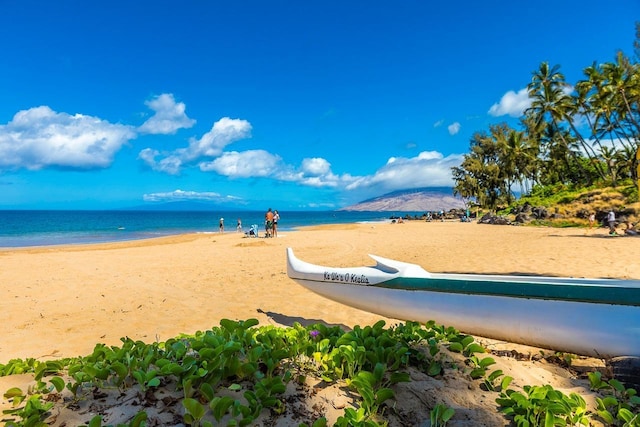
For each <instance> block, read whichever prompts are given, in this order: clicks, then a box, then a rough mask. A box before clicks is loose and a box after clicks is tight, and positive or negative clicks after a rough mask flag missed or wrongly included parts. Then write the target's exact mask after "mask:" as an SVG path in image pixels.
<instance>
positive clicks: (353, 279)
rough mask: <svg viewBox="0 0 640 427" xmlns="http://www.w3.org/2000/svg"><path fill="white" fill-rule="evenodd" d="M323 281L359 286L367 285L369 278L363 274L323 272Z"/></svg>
mask: <svg viewBox="0 0 640 427" xmlns="http://www.w3.org/2000/svg"><path fill="white" fill-rule="evenodd" d="M324 280H325V281H327V282H342V283H357V284H361V285H367V284H369V278H368V277H367V276H365V275H364V274H353V273H336V272H333V271H325V272H324Z"/></svg>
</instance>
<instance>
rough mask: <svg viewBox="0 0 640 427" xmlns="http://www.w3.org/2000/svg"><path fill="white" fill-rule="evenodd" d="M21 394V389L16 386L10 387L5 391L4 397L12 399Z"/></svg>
mask: <svg viewBox="0 0 640 427" xmlns="http://www.w3.org/2000/svg"><path fill="white" fill-rule="evenodd" d="M18 396H22V390H20V389H19V388H18V387H11V388H10V389H9V390H7V391H5V393H4V398H5V399H7V400H8V399H13V398H14V397H18Z"/></svg>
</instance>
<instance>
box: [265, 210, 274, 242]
mask: <svg viewBox="0 0 640 427" xmlns="http://www.w3.org/2000/svg"><path fill="white" fill-rule="evenodd" d="M273 216H274V215H273V211H272V210H271V208H269V209H268V210H267V213H266V214H265V215H264V231H265V233H266V236H265V237H273Z"/></svg>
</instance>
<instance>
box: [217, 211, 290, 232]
mask: <svg viewBox="0 0 640 427" xmlns="http://www.w3.org/2000/svg"><path fill="white" fill-rule="evenodd" d="M278 221H280V214H279V213H278V211H277V210H271V208H269V209H267V213H266V214H265V215H264V231H265V237H278ZM253 227H256V226H252V229H253ZM218 230H219V232H220V233H224V218H222V217H221V218H220V221H219V223H218ZM236 231H237V232H238V233H241V232H242V220H241V219H240V218H238V222H237V224H236ZM252 233H253V234H254V235H255V237H258V236H257V234H258V233H257V228H256V230H255V231H253V230H252Z"/></svg>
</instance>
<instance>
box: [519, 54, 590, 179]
mask: <svg viewBox="0 0 640 427" xmlns="http://www.w3.org/2000/svg"><path fill="white" fill-rule="evenodd" d="M527 88H528V90H529V97H530V98H532V102H531V106H530V107H529V108H528V109H526V110H525V114H531V115H532V116H533V118H534V121H535V122H537V124H538V125H539V124H540V123H541V122H542V121H546V122H547V123H549V124H550V125H551V126H552V127H553V128H554V129H555V131H556V133H557V135H558V136H559V137H560V141H561V142H562V143H563V145H564V146H565V148H566V151H567V153H569V154H570V155H572V156H573V157H574V161H575V164H577V165H578V167H579V168H580V169H582V166H581V165H580V162H579V161H577V160H578V159H577V155H576V153H575V152H574V151H573V150H570V149H569V145H570V143H569V141H567V139H566V138H565V134H566V132H565V130H564V129H563V128H562V127H561V126H560V124H561V123H562V121H563V120H567V121H568V123H569V125H570V126H571V127H572V130H574V132H576V131H577V130H576V129H575V126H573V120H572V119H571V117H572V116H573V114H575V112H576V111H577V106H576V103H575V102H573V99H572V97H571V96H569V95H568V94H567V90H568V88H569V85H568V84H567V83H566V81H565V77H564V74H562V73H561V72H560V66H558V65H555V66H553V67H551V68H549V64H548V63H547V62H543V63H542V64H540V68H539V69H538V71H537V72H534V73H533V77H532V79H531V83H529V85H528V86H527ZM583 141H584V140H583ZM583 148H584V149H585V154H587V155H589V153H588V149H587V148H586V144H585V147H583ZM581 176H582V178H583V179H585V180H586V181H587V183H588V184H590V182H589V181H590V178H589V177H588V174H586V173H585V172H582V173H581Z"/></svg>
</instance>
